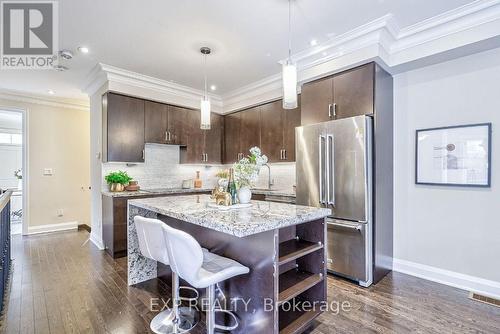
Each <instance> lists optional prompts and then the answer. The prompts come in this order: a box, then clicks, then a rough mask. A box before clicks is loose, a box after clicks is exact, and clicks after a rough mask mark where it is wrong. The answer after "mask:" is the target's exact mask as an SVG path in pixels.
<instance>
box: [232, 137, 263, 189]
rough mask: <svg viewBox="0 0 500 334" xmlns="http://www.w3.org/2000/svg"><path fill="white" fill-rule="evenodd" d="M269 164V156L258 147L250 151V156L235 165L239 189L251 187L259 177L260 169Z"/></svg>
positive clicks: (235, 177) (235, 175) (235, 176)
mask: <svg viewBox="0 0 500 334" xmlns="http://www.w3.org/2000/svg"><path fill="white" fill-rule="evenodd" d="M266 163H267V156H266V155H265V154H262V152H261V150H260V148H258V147H257V146H255V147H252V148H251V149H250V155H248V156H246V157H244V158H243V159H241V160H240V161H238V162H236V163H235V164H234V165H233V169H234V179H235V181H236V184H237V186H238V188H242V187H251V186H253V185H254V183H255V181H257V178H258V176H259V171H260V168H261V167H262V166H263V165H265V164H266Z"/></svg>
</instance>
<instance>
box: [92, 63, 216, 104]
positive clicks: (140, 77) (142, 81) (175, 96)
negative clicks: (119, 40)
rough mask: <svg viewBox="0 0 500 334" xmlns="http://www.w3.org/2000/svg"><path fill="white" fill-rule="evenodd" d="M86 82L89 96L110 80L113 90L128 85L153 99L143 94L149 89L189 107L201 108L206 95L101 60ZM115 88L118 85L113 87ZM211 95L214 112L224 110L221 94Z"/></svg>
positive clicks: (131, 91)
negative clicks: (200, 104) (201, 101)
mask: <svg viewBox="0 0 500 334" xmlns="http://www.w3.org/2000/svg"><path fill="white" fill-rule="evenodd" d="M86 82H87V83H86V85H85V86H84V88H83V91H85V92H86V93H87V94H89V95H93V94H94V93H95V92H97V91H98V90H99V89H100V88H101V87H102V86H103V85H104V84H105V83H108V86H109V87H110V90H121V88H123V87H127V88H126V89H128V92H129V93H131V94H133V95H137V96H141V97H144V98H151V96H145V95H144V94H143V92H144V91H143V90H147V91H149V92H156V93H158V95H156V96H155V98H154V99H156V100H158V101H161V102H168V103H173V104H180V105H184V106H187V107H199V103H200V97H201V96H203V94H204V92H203V91H202V90H199V89H195V88H191V87H188V86H184V85H180V84H177V83H173V82H170V81H167V80H163V79H158V78H155V77H151V76H148V75H144V74H140V73H137V72H133V71H129V70H125V69H121V68H118V67H115V66H111V65H107V64H102V63H99V64H97V65H96V66H95V67H94V68H93V69H92V70H91V71H90V73H89V74H88V76H87V80H86ZM114 87H119V88H116V89H113V88H114ZM135 89H137V90H135ZM134 93H135V94H134ZM209 97H210V100H211V102H212V108H213V109H214V111H215V112H220V111H221V110H222V99H221V97H220V96H219V95H216V94H209Z"/></svg>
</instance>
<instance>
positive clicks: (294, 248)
mask: <svg viewBox="0 0 500 334" xmlns="http://www.w3.org/2000/svg"><path fill="white" fill-rule="evenodd" d="M322 248H323V244H322V243H319V242H310V241H306V240H302V239H291V240H288V241H285V242H282V243H280V246H279V260H278V264H279V265H282V264H285V263H287V262H290V261H293V260H296V259H298V258H300V257H302V256H304V255H307V254H309V253H312V252H315V251H317V250H318V249H322Z"/></svg>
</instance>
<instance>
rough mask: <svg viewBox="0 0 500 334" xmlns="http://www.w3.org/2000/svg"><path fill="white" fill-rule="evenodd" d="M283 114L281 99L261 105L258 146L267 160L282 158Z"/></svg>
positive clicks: (277, 160)
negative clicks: (259, 140)
mask: <svg viewBox="0 0 500 334" xmlns="http://www.w3.org/2000/svg"><path fill="white" fill-rule="evenodd" d="M284 116H285V115H284V112H283V108H282V103H281V100H279V101H275V102H271V103H267V104H264V105H262V107H261V110H260V117H261V125H260V139H261V142H260V148H261V150H262V152H263V153H264V154H265V155H267V157H268V159H269V162H279V161H282V160H283V156H284V154H283V141H284Z"/></svg>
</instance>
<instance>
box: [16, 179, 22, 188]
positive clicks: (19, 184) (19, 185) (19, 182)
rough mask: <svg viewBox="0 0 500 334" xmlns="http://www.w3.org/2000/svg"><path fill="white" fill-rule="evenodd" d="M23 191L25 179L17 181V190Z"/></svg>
mask: <svg viewBox="0 0 500 334" xmlns="http://www.w3.org/2000/svg"><path fill="white" fill-rule="evenodd" d="M22 189H23V179H17V190H22Z"/></svg>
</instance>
